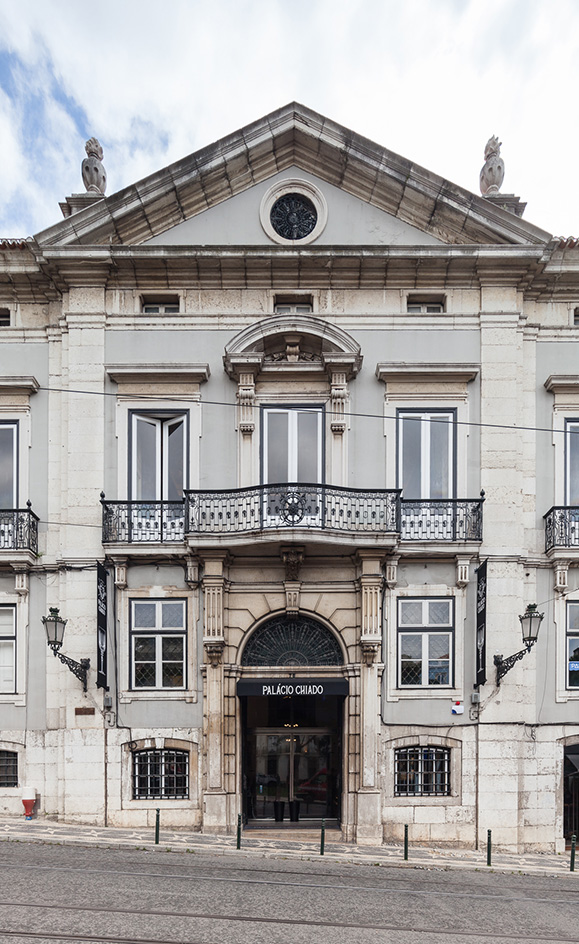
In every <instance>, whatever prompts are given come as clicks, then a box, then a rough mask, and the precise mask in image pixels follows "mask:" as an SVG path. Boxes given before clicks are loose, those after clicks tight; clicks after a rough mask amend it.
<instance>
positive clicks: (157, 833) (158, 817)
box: [155, 809, 161, 846]
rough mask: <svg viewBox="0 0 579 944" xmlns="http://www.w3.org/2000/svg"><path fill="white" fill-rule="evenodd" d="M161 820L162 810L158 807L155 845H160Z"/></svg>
mask: <svg viewBox="0 0 579 944" xmlns="http://www.w3.org/2000/svg"><path fill="white" fill-rule="evenodd" d="M160 822H161V810H160V809H157V814H156V816H155V845H156V846H158V845H159V825H160Z"/></svg>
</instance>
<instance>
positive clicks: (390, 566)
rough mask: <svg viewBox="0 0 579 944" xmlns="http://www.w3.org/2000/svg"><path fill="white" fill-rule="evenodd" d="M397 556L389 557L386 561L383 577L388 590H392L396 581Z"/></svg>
mask: <svg viewBox="0 0 579 944" xmlns="http://www.w3.org/2000/svg"><path fill="white" fill-rule="evenodd" d="M399 560H400V558H399V557H389V558H388V560H387V561H386V567H385V573H384V579H385V581H386V586H387V587H388V589H389V590H394V588H395V586H396V584H397V583H398V561H399Z"/></svg>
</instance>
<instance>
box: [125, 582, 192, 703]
mask: <svg viewBox="0 0 579 944" xmlns="http://www.w3.org/2000/svg"><path fill="white" fill-rule="evenodd" d="M131 609H132V613H131V617H132V619H131V669H132V671H131V688H133V689H179V688H181V689H182V688H185V686H186V655H187V645H186V622H185V601H184V600H133V601H132V603H131Z"/></svg>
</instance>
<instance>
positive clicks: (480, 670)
mask: <svg viewBox="0 0 579 944" xmlns="http://www.w3.org/2000/svg"><path fill="white" fill-rule="evenodd" d="M486 680H487V562H486V561H483V562H482V564H480V566H479V567H478V568H477V571H476V684H477V685H484V683H485V682H486Z"/></svg>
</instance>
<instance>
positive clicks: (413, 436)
mask: <svg viewBox="0 0 579 944" xmlns="http://www.w3.org/2000/svg"><path fill="white" fill-rule="evenodd" d="M455 424H456V415H455V411H454V410H428V411H426V410H398V481H399V485H400V487H401V488H402V490H403V491H402V495H403V498H405V499H421V498H423V499H446V498H453V497H454V480H455Z"/></svg>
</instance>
